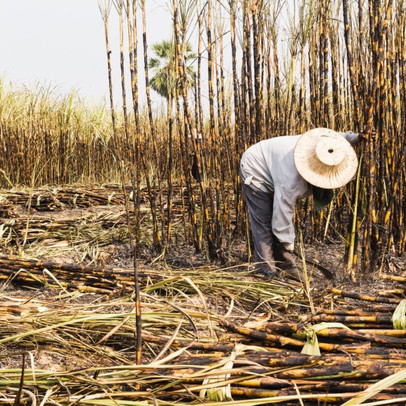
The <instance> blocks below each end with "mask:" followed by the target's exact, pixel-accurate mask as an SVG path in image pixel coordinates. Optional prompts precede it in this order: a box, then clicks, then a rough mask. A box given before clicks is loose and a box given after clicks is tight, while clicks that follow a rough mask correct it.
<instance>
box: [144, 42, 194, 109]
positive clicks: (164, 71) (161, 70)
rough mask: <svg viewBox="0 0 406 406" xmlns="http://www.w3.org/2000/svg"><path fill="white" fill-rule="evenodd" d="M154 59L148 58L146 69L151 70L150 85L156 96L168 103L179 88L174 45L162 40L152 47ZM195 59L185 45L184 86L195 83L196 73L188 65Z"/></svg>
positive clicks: (189, 48)
mask: <svg viewBox="0 0 406 406" xmlns="http://www.w3.org/2000/svg"><path fill="white" fill-rule="evenodd" d="M152 49H153V51H154V52H155V56H156V57H154V58H150V60H149V64H148V67H149V69H151V70H152V75H153V76H152V77H151V80H150V85H151V87H152V89H154V90H155V91H156V92H157V93H158V94H160V95H161V96H162V97H165V98H166V99H167V100H168V102H169V101H170V100H173V99H174V94H175V90H176V89H178V88H179V85H178V81H179V79H180V78H179V77H176V69H175V44H174V42H173V41H166V40H163V41H162V42H160V43H157V44H154V45H153V46H152ZM195 58H196V56H195V54H194V53H193V52H192V48H191V46H190V44H187V45H186V51H185V58H184V60H185V65H186V85H187V87H188V88H189V87H192V86H193V85H194V83H195V78H196V72H195V70H194V68H193V66H192V65H191V64H190V63H191V62H192V61H193V60H194V59H195Z"/></svg>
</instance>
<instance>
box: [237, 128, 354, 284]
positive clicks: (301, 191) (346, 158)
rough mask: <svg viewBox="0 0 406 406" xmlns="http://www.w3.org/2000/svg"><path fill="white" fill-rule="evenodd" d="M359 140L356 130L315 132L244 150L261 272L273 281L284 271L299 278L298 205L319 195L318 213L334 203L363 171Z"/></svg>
mask: <svg viewBox="0 0 406 406" xmlns="http://www.w3.org/2000/svg"><path fill="white" fill-rule="evenodd" d="M359 138H360V136H359V134H355V133H353V132H351V131H348V132H346V133H337V132H335V131H333V130H330V129H327V128H315V129H312V130H310V131H307V132H306V133H304V134H303V135H295V136H281V137H275V138H271V139H267V140H263V141H260V142H258V143H257V144H254V145H252V146H251V147H249V148H248V149H247V150H246V151H245V152H244V154H243V155H242V158H241V162H240V169H241V178H242V181H243V190H244V194H245V198H246V203H247V207H248V214H249V220H250V225H251V231H252V239H253V242H254V254H255V260H256V261H257V265H256V268H257V270H258V271H259V272H261V273H263V274H264V275H265V276H268V277H273V276H276V275H277V273H278V270H280V269H282V270H283V271H285V272H286V273H287V276H291V277H293V278H295V279H299V275H298V273H297V269H296V266H295V262H294V258H293V255H292V253H293V250H294V242H295V228H294V224H293V215H294V211H295V204H296V201H297V199H302V198H305V197H307V196H309V195H310V194H313V197H314V202H315V208H316V209H320V208H322V207H323V206H325V205H326V204H328V203H329V202H330V201H331V199H332V197H333V191H332V189H336V188H339V187H342V186H344V185H345V184H347V183H348V182H349V181H350V180H351V179H352V178H353V177H354V175H355V173H356V171H357V167H358V160H357V156H356V154H355V151H354V150H353V148H352V146H351V144H356V143H357V142H358V140H359Z"/></svg>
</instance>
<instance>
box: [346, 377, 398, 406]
mask: <svg viewBox="0 0 406 406" xmlns="http://www.w3.org/2000/svg"><path fill="white" fill-rule="evenodd" d="M405 379H406V369H404V370H402V371H399V372H397V373H396V374H393V375H390V376H387V377H386V378H384V379H382V380H380V381H379V382H376V383H375V384H373V385H372V386H370V387H369V388H368V389H366V390H365V391H364V392H362V393H361V394H360V395H358V396H356V397H355V398H352V399H351V400H349V401H347V402H345V403H343V404H342V406H354V405H359V404H361V403H362V402H363V401H364V400H367V399H369V398H371V397H372V396H375V395H376V394H377V393H379V392H381V391H383V390H385V389H387V388H389V387H390V386H393V385H395V384H397V383H399V382H400V381H403V380H405Z"/></svg>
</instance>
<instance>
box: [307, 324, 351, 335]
mask: <svg viewBox="0 0 406 406" xmlns="http://www.w3.org/2000/svg"><path fill="white" fill-rule="evenodd" d="M311 328H312V330H314V331H315V332H316V333H318V332H319V331H321V330H325V329H329V328H342V329H345V330H351V329H350V328H349V327H347V326H346V325H345V324H343V323H338V322H329V323H327V322H322V323H318V324H315V325H314V326H312V327H311Z"/></svg>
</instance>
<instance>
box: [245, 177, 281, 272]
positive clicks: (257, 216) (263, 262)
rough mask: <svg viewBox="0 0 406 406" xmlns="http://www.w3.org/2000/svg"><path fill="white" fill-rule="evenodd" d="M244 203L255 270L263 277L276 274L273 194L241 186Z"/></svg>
mask: <svg viewBox="0 0 406 406" xmlns="http://www.w3.org/2000/svg"><path fill="white" fill-rule="evenodd" d="M243 191H244V194H245V201H246V203H247V208H248V216H249V221H250V226H251V232H252V240H253V242H254V258H255V261H256V262H257V264H256V265H255V267H256V269H257V270H258V271H259V272H261V273H264V274H265V275H269V276H274V275H275V274H276V267H275V258H274V253H273V246H274V244H275V242H276V241H277V239H276V237H275V236H274V235H273V233H272V213H273V193H266V192H263V191H261V190H257V189H254V188H252V187H250V186H248V185H245V184H243Z"/></svg>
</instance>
